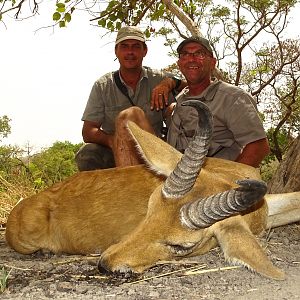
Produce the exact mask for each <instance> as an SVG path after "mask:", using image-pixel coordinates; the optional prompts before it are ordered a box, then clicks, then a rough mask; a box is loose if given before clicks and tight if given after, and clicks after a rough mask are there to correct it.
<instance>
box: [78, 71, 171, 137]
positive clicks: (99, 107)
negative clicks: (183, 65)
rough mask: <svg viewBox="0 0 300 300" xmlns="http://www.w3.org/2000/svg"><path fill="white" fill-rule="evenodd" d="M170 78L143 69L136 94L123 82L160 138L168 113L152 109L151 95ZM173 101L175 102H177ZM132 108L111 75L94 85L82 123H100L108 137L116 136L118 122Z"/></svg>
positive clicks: (165, 74) (157, 72) (111, 73)
mask: <svg viewBox="0 0 300 300" xmlns="http://www.w3.org/2000/svg"><path fill="white" fill-rule="evenodd" d="M120 77H121V76H120ZM166 77H172V75H171V74H167V73H165V72H162V71H159V70H153V69H151V68H148V67H143V71H142V75H141V79H140V81H139V82H138V84H137V87H136V90H135V93H134V92H133V90H132V89H131V88H130V87H129V86H126V84H125V83H124V81H123V80H122V78H121V81H122V82H123V84H125V86H126V87H127V90H128V94H129V96H130V98H131V99H132V101H133V103H134V104H135V105H136V106H138V107H140V108H142V109H143V111H144V112H145V114H146V116H147V117H148V119H149V121H150V124H151V125H152V127H153V128H154V130H155V132H156V134H157V135H160V134H161V130H162V127H163V113H164V111H162V110H160V111H156V110H155V109H154V110H151V109H150V101H151V91H152V89H153V88H154V87H155V86H156V85H157V84H158V83H159V82H160V81H161V80H162V79H164V78H166ZM169 100H170V101H173V100H174V99H173V100H172V99H169ZM131 106H132V105H131V103H130V102H129V100H128V98H127V97H126V96H125V95H124V94H123V93H122V92H121V91H120V90H119V88H118V87H117V85H116V84H115V82H114V78H113V72H110V73H107V74H105V75H104V76H102V77H100V78H99V79H98V80H97V81H96V82H95V83H94V85H93V87H92V90H91V93H90V96H89V99H88V102H87V105H86V108H85V111H84V113H83V116H82V118H81V120H82V121H92V122H99V123H100V124H101V128H102V129H103V130H104V131H105V132H106V133H108V134H112V133H114V131H115V118H116V117H117V115H118V114H119V113H120V112H121V111H122V110H124V109H126V108H128V107H131Z"/></svg>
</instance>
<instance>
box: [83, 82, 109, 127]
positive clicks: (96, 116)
mask: <svg viewBox="0 0 300 300" xmlns="http://www.w3.org/2000/svg"><path fill="white" fill-rule="evenodd" d="M102 95H103V93H102V91H101V86H100V83H99V82H98V81H96V82H95V83H94V85H93V87H92V90H91V92H90V96H89V99H88V101H87V104H86V107H85V110H84V112H83V116H82V118H81V120H82V121H92V122H98V123H100V124H102V122H103V119H104V102H103V97H102Z"/></svg>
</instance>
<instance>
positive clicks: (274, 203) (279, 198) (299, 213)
mask: <svg viewBox="0 0 300 300" xmlns="http://www.w3.org/2000/svg"><path fill="white" fill-rule="evenodd" d="M265 199H266V201H267V204H268V209H269V213H268V221H267V228H273V227H278V226H282V225H286V224H290V223H294V222H298V221H300V192H293V193H284V194H267V195H265Z"/></svg>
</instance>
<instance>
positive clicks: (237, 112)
mask: <svg viewBox="0 0 300 300" xmlns="http://www.w3.org/2000/svg"><path fill="white" fill-rule="evenodd" d="M226 114H227V117H226V119H227V126H228V129H229V130H230V131H231V132H232V133H233V136H234V139H235V141H236V142H237V143H238V144H239V145H240V146H241V147H244V146H246V145H247V144H249V143H251V142H254V141H256V140H259V139H263V138H265V137H266V133H265V130H264V128H263V124H262V122H261V120H260V118H259V115H258V111H257V109H256V105H255V102H254V99H253V98H252V97H251V95H249V94H248V93H240V94H239V95H238V96H237V98H236V99H235V101H234V102H233V103H232V104H231V107H230V108H229V109H228V111H227V113H226Z"/></svg>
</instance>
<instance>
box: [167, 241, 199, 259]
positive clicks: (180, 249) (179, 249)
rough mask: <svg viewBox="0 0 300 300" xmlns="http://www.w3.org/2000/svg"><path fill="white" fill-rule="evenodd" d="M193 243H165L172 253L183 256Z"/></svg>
mask: <svg viewBox="0 0 300 300" xmlns="http://www.w3.org/2000/svg"><path fill="white" fill-rule="evenodd" d="M195 245H196V244H195V243H183V244H171V243H169V244H167V247H168V249H169V250H170V251H171V253H172V254H174V255H178V256H184V255H187V254H189V253H191V252H193V249H194V247H195Z"/></svg>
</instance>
